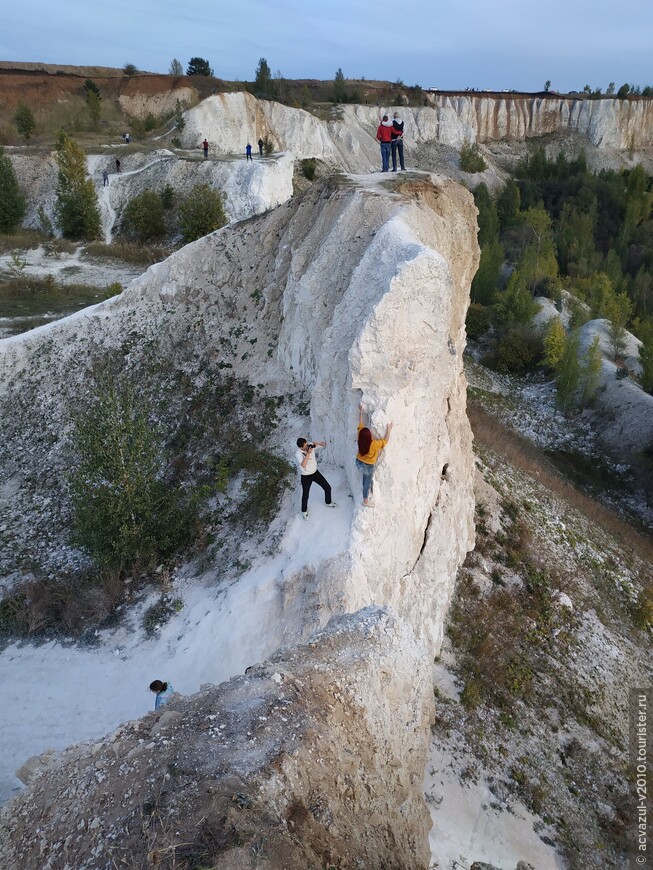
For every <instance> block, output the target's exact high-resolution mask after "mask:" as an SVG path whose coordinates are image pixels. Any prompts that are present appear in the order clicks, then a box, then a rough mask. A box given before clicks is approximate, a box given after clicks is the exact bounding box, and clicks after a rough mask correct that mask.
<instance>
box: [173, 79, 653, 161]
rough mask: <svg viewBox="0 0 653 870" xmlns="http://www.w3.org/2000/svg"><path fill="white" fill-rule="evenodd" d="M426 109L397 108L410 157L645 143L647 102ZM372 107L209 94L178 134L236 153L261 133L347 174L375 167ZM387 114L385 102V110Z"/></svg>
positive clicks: (535, 101) (558, 101) (652, 137)
mask: <svg viewBox="0 0 653 870" xmlns="http://www.w3.org/2000/svg"><path fill="white" fill-rule="evenodd" d="M430 99H431V101H432V103H433V105H432V106H425V107H420V108H408V107H405V106H400V107H398V108H399V111H400V113H401V117H402V119H403V121H404V125H405V141H406V147H407V149H408V153H409V154H410V155H411V160H414V159H415V158H414V157H413V155H415V156H417V155H418V154H419V149H420V148H421V147H423V146H426V145H433V144H439V145H446V146H450V147H452V148H455V149H459V148H460V147H461V146H462V145H463V144H464V143H465V142H479V143H490V142H493V141H496V140H506V141H512V142H515V141H517V142H519V141H523V140H525V139H528V138H530V137H533V136H543V135H546V134H551V133H562V134H567V133H573V134H577V135H579V136H580V137H582V138H583V139H585V140H586V141H588V142H589V143H591V144H592V145H594V146H596V147H597V148H600V149H634V150H646V149H650V148H651V147H653V100H650V99H648V98H642V99H638V100H617V99H609V100H608V99H605V100H580V99H579V100H574V99H571V98H570V99H565V98H561V97H517V96H511V95H506V96H505V97H498V96H497V97H483V96H474V95H468V96H457V97H456V96H448V95H430ZM380 111H382V109H380V108H379V107H378V106H366V105H344V106H338V107H337V108H335V109H334V110H333V113H332V117H331V118H330V119H329V120H321V119H320V118H317V117H316V116H314V115H312V114H311V113H309V112H306V111H304V110H302V109H293V108H290V107H289V106H284V105H282V104H280V103H274V102H268V101H259V100H256V99H255V98H254V97H253V96H252V95H251V94H246V93H234V94H217V95H216V96H212V97H208V98H207V99H206V100H203V101H202V102H201V103H200V104H199V105H198V106H196V107H194V108H192V109H189V110H188V111H187V112H186V113H185V115H184V117H185V119H186V127H185V129H184V131H183V134H182V138H183V142H184V145H185V146H186V147H195V146H196V145H197V143H198V142H201V141H202V139H203V138H204V137H205V136H206V137H208V139H209V141H210V142H211V147H212V148H215V149H216V150H217V152H218V153H225V154H229V153H242V152H243V150H244V147H245V144H246V143H247V142H248V141H249V142H251V143H252V144H254V143H255V142H256V141H257V140H258V138H259V136H263V137H265V136H268V137H270V139H271V140H272V142H273V143H274V145H275V147H276V148H278V149H279V150H282V151H290V152H291V153H292V154H294V155H295V156H296V157H298V158H304V157H317V158H319V159H320V160H323V161H324V162H325V163H327V164H328V165H330V166H333V167H336V168H340V169H345V170H346V171H349V172H360V171H369V170H370V169H372V168H377V166H378V163H379V154H378V151H379V148H378V143H377V141H376V138H375V137H376V129H377V126H378V123H379V112H380ZM387 111H392V107H387Z"/></svg>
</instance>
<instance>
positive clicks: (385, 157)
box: [376, 115, 392, 172]
mask: <svg viewBox="0 0 653 870" xmlns="http://www.w3.org/2000/svg"><path fill="white" fill-rule="evenodd" d="M376 138H377V139H378V140H379V142H380V143H381V172H387V171H388V170H389V169H390V147H391V146H390V143H391V142H392V121H388V116H387V115H384V116H383V119H382V121H381V123H380V124H379V127H378V129H377V131H376Z"/></svg>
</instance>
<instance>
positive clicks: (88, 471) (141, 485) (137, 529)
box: [71, 381, 197, 574]
mask: <svg viewBox="0 0 653 870" xmlns="http://www.w3.org/2000/svg"><path fill="white" fill-rule="evenodd" d="M74 422H75V430H74V436H73V442H74V446H75V448H76V452H77V455H78V457H79V461H78V465H77V469H76V470H75V472H74V474H73V475H72V478H71V493H72V500H73V509H74V530H75V532H74V540H75V543H76V544H77V545H79V546H80V547H82V548H83V549H85V550H86V551H87V552H88V553H89V555H90V556H91V558H92V559H93V560H94V561H95V563H96V564H98V565H101V566H107V567H109V568H113V569H115V570H118V571H119V572H120V573H121V574H122V573H124V572H126V571H129V570H132V569H136V568H142V567H148V566H151V565H152V564H153V563H154V562H155V561H159V560H160V559H162V558H166V557H168V556H170V555H172V554H173V553H175V552H176V551H178V549H179V548H180V547H182V546H183V545H184V544H185V543H187V542H188V541H189V540H190V537H191V530H192V528H193V526H194V524H195V522H196V516H197V509H196V506H195V505H194V503H193V502H192V501H191V499H189V498H188V497H187V496H185V494H184V493H183V492H182V491H181V490H180V489H179V488H178V487H177V486H175V485H172V484H171V483H169V482H168V481H166V480H165V479H164V476H163V472H164V469H165V467H166V457H165V454H164V450H163V446H162V443H161V441H160V440H159V437H158V435H157V432H156V430H155V429H154V428H153V427H152V425H151V422H150V420H149V419H148V416H147V413H146V410H145V408H144V407H143V403H142V400H141V399H140V398H139V397H137V396H136V394H135V393H134V391H133V390H132V388H131V387H130V386H127V385H124V386H117V385H116V384H114V383H113V382H111V381H106V382H104V383H101V384H100V385H99V387H98V390H97V394H96V396H95V398H94V400H93V402H92V404H91V406H90V408H89V409H88V411H87V412H86V413H84V414H82V415H80V416H79V417H78V418H77V419H76V420H75V421H74Z"/></svg>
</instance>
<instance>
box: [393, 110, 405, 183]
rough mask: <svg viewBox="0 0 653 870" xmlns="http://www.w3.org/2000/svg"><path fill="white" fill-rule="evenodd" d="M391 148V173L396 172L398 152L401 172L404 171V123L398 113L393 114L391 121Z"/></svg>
mask: <svg viewBox="0 0 653 870" xmlns="http://www.w3.org/2000/svg"><path fill="white" fill-rule="evenodd" d="M390 146H391V147H392V171H393V172H396V171H397V151H398V152H399V165H400V166H401V170H402V172H405V171H406V167H405V165H404V122H403V121H402V120H401V118H400V117H399V112H395V113H394V116H393V119H392V139H391V140H390Z"/></svg>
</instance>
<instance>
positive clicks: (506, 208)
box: [497, 178, 521, 230]
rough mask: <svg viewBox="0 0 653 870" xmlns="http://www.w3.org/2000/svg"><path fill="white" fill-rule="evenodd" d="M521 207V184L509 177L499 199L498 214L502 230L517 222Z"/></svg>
mask: <svg viewBox="0 0 653 870" xmlns="http://www.w3.org/2000/svg"><path fill="white" fill-rule="evenodd" d="M520 207H521V194H520V193H519V186H518V185H517V184H516V183H515V181H514V180H513V179H512V178H509V179H508V181H507V182H506V184H505V187H504V188H503V190H502V191H501V193H500V194H499V198H498V199H497V214H498V216H499V224H500V226H501V229H502V230H505V229H507V228H508V227H511V226H513V225H514V224H515V223H516V221H517V218H518V216H519V209H520Z"/></svg>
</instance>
